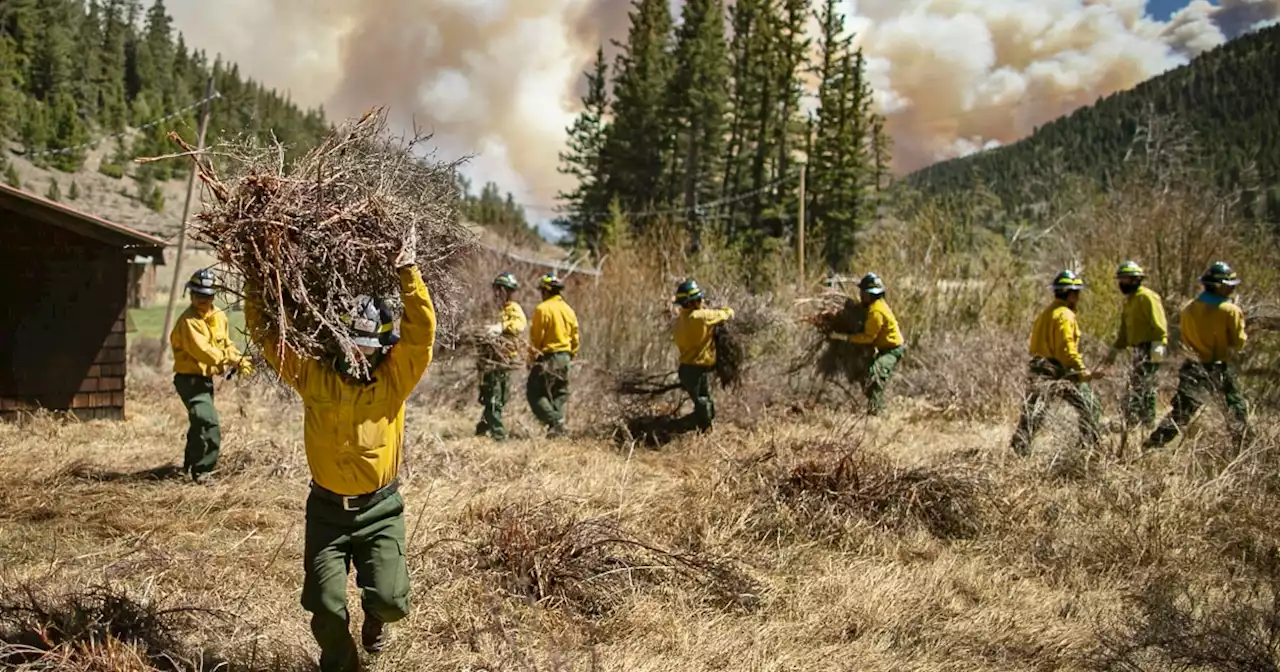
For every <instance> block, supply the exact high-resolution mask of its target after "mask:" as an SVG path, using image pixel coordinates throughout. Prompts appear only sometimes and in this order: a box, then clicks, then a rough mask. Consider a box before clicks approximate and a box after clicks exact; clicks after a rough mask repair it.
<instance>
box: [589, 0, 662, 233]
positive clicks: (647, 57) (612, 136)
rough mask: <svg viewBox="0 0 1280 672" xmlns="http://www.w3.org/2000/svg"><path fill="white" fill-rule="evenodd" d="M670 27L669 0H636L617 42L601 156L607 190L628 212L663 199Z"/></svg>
mask: <svg viewBox="0 0 1280 672" xmlns="http://www.w3.org/2000/svg"><path fill="white" fill-rule="evenodd" d="M671 32H672V23H671V12H670V9H669V8H668V6H667V0H634V4H633V10H632V12H631V29H630V31H629V33H628V38H627V43H626V44H625V45H621V44H620V45H618V46H619V47H621V48H622V51H621V53H619V54H618V58H617V63H616V64H615V66H614V71H615V73H616V74H615V79H614V102H613V110H612V111H613V122H612V123H611V124H610V127H609V132H608V133H607V135H606V139H605V145H604V151H603V157H602V167H603V169H604V170H603V173H604V175H605V190H606V192H607V193H608V194H610V196H611V197H612V196H617V198H618V200H619V201H620V202H621V203H622V206H623V208H624V209H626V210H628V211H630V212H635V211H638V210H645V209H647V208H650V207H654V206H659V205H662V199H661V193H660V190H661V188H662V185H663V178H664V176H665V175H666V172H667V161H668V160H669V157H670V151H671V131H670V127H669V124H668V123H667V120H666V118H665V117H664V115H663V108H664V103H665V102H666V101H665V93H666V88H667V85H668V82H669V81H670V79H671V72H672V70H673V64H672V58H671V53H670V45H671Z"/></svg>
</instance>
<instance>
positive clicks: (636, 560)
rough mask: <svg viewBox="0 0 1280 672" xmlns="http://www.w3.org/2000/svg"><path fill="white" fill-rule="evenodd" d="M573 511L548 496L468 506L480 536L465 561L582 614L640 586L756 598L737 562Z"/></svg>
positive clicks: (730, 599)
mask: <svg viewBox="0 0 1280 672" xmlns="http://www.w3.org/2000/svg"><path fill="white" fill-rule="evenodd" d="M575 509H576V507H571V506H570V505H569V504H568V503H567V502H565V501H560V500H552V501H548V502H543V503H540V504H531V503H528V502H519V503H515V504H512V505H509V506H502V507H486V508H482V509H478V510H475V509H473V510H471V511H469V518H470V520H469V521H468V522H470V523H472V525H471V527H472V529H474V530H476V531H477V532H478V535H477V536H478V539H476V540H475V543H474V545H473V546H472V547H471V548H472V549H474V550H473V551H472V552H473V553H474V554H475V555H474V556H473V558H470V559H468V564H472V565H474V566H478V567H479V568H480V569H481V570H483V571H486V572H489V573H491V574H492V575H494V578H496V579H497V580H498V581H500V582H501V583H502V585H503V587H504V588H506V590H507V591H508V592H510V593H511V594H513V595H516V596H519V597H522V598H524V599H526V600H528V601H530V602H532V603H535V604H538V605H542V606H547V607H553V608H559V609H563V610H566V611H569V612H572V613H576V614H580V615H583V616H587V617H600V616H604V615H607V614H609V613H610V612H612V611H613V610H614V609H615V608H617V607H618V606H620V605H622V604H623V603H625V602H626V601H627V600H629V599H631V598H632V597H633V596H634V595H635V593H636V592H637V591H638V590H642V589H644V588H646V587H649V586H654V585H658V584H663V583H678V584H683V585H685V586H688V587H691V588H696V589H698V590H699V591H700V592H702V593H703V594H705V595H707V596H708V597H710V598H711V599H712V601H713V602H715V603H716V604H717V606H720V607H722V608H735V609H742V608H752V607H754V606H756V605H757V604H758V603H759V594H760V586H759V585H758V584H757V583H756V582H755V580H753V579H752V578H751V577H749V576H747V575H746V574H744V573H742V572H741V571H740V570H739V569H737V567H736V563H735V562H733V561H731V560H728V559H724V558H715V557H708V556H705V555H702V554H695V553H679V552H672V551H667V550H664V549H661V548H657V547H655V546H652V545H649V544H646V543H644V542H642V541H639V540H637V539H636V538H635V537H634V536H632V534H631V533H630V532H629V531H628V530H627V529H625V528H623V527H622V526H621V525H619V524H618V523H617V522H616V521H614V520H612V519H610V518H605V517H590V518H586V517H582V516H580V515H579V514H578V512H577V511H576V510H575Z"/></svg>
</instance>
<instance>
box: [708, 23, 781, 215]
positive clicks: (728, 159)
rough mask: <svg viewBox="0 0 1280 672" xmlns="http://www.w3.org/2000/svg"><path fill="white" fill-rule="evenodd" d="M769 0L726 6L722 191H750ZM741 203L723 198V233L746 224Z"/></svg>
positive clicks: (733, 193)
mask: <svg viewBox="0 0 1280 672" xmlns="http://www.w3.org/2000/svg"><path fill="white" fill-rule="evenodd" d="M770 11H771V10H770V3H769V0H738V2H737V3H735V4H734V5H733V6H732V7H731V8H730V9H729V17H730V21H731V23H732V27H733V38H732V39H731V41H730V43H729V56H730V68H731V69H732V81H733V87H732V90H731V91H730V96H729V104H728V108H729V138H728V143H727V148H726V152H725V160H724V177H723V178H722V180H721V184H722V185H723V194H722V196H724V197H730V196H736V195H737V194H739V193H742V192H745V191H748V189H747V183H748V182H749V170H748V167H749V166H750V161H749V158H748V157H750V156H752V155H753V153H754V151H755V146H756V143H757V142H759V140H760V139H761V137H762V133H761V131H760V126H761V119H760V118H759V114H758V112H759V103H758V101H759V99H760V97H761V96H762V95H763V94H764V91H765V90H766V89H767V87H768V78H767V76H765V73H767V64H768V62H769V49H770V47H771V42H772V41H771V39H770V37H769V31H770V28H771V23H770ZM745 205H746V204H744V203H743V202H742V201H741V200H738V199H734V200H731V201H730V202H729V203H728V204H727V206H726V207H727V213H726V214H727V218H726V221H727V225H726V233H727V234H728V235H729V236H730V238H736V237H737V236H738V234H739V233H740V232H742V231H745V230H746V229H747V228H748V227H749V226H750V221H749V219H748V218H747V217H744V216H743V215H742V213H743V212H745V210H744V208H745Z"/></svg>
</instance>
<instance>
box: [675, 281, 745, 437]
mask: <svg viewBox="0 0 1280 672" xmlns="http://www.w3.org/2000/svg"><path fill="white" fill-rule="evenodd" d="M675 302H676V305H678V306H680V314H679V315H678V316H677V317H676V323H675V328H674V329H673V332H672V338H673V340H674V341H675V344H676V349H677V350H678V351H679V353H680V368H679V369H678V372H677V373H678V376H679V378H680V385H681V387H683V388H684V391H685V392H687V393H688V394H689V398H690V399H692V400H693V414H692V418H693V422H694V425H695V426H697V428H698V430H699V431H703V432H706V431H710V430H711V423H712V422H713V421H714V420H715V418H716V405H715V400H714V399H713V398H712V395H711V375H712V374H713V373H714V372H715V369H716V343H715V338H714V332H715V327H716V325H717V324H720V323H722V322H724V321H726V320H730V319H732V318H733V309H732V308H705V307H703V293H702V288H701V287H699V286H698V283H697V282H695V281H693V280H685V281H684V282H682V283H680V286H678V287H676V296H675Z"/></svg>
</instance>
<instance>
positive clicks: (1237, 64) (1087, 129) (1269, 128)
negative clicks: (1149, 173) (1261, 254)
mask: <svg viewBox="0 0 1280 672" xmlns="http://www.w3.org/2000/svg"><path fill="white" fill-rule="evenodd" d="M1277 73H1280V26H1273V27H1270V28H1266V29H1263V30H1259V31H1257V32H1254V33H1252V34H1249V35H1245V36H1243V37H1240V38H1239V39H1236V40H1234V41H1232V42H1230V43H1228V44H1226V45H1224V46H1222V47H1219V48H1217V49H1215V50H1213V51H1211V52H1208V53H1206V54H1204V55H1202V56H1200V57H1199V58H1197V59H1195V60H1194V61H1193V62H1191V63H1190V64H1188V65H1186V66H1183V67H1180V68H1178V69H1176V70H1173V71H1170V72H1168V73H1165V74H1163V75H1161V76H1159V77H1155V78H1153V79H1151V80H1149V81H1147V82H1144V83H1143V84H1140V85H1138V86H1137V87H1134V88H1133V89H1131V90H1129V91H1124V92H1120V93H1117V94H1114V95H1112V96H1109V97H1107V98H1105V99H1103V100H1100V101H1098V103H1096V104H1095V105H1093V106H1090V107H1086V108H1081V109H1079V110H1077V111H1076V112H1074V113H1073V114H1071V115H1069V116H1066V117H1063V118H1061V119H1058V120H1056V121H1053V122H1052V123H1049V124H1047V125H1045V126H1043V127H1042V128H1040V129H1038V130H1037V131H1036V132H1035V133H1034V134H1033V135H1032V136H1030V137H1029V138H1027V139H1025V140H1022V141H1021V142H1018V143H1015V144H1012V145H1010V146H1008V147H1003V148H999V149H995V150H991V151H987V152H983V153H981V154H977V155H974V156H970V157H966V158H961V159H955V160H951V161H946V162H943V163H939V164H936V165H934V166H931V167H929V168H926V169H924V170H921V171H919V172H917V173H915V174H913V175H911V176H910V178H909V179H908V182H909V183H910V184H912V185H913V186H916V187H919V188H920V189H922V190H924V191H926V192H929V193H934V194H940V193H949V192H958V191H963V190H967V189H969V188H971V187H973V186H974V185H976V184H979V183H981V184H984V185H985V186H986V188H988V189H990V190H992V191H993V192H995V193H996V194H997V195H999V196H1000V197H1001V198H1002V199H1003V200H1004V202H1005V204H1006V205H1007V206H1010V207H1017V206H1020V205H1027V204H1030V203H1036V202H1040V201H1042V200H1044V199H1045V198H1047V195H1048V192H1049V191H1050V190H1052V189H1054V188H1055V186H1056V185H1055V184H1053V179H1052V176H1057V175H1062V174H1072V175H1077V176H1083V177H1092V178H1096V179H1097V180H1098V181H1100V182H1103V183H1104V184H1105V183H1106V181H1107V180H1108V179H1109V177H1111V176H1114V175H1116V174H1118V172H1119V170H1118V169H1119V167H1120V165H1121V163H1122V162H1123V161H1124V160H1125V156H1126V154H1128V153H1129V152H1130V149H1133V151H1134V155H1135V156H1139V155H1141V154H1142V152H1143V151H1144V146H1143V144H1142V142H1141V138H1142V137H1143V134H1142V133H1141V131H1142V130H1143V128H1144V127H1145V125H1146V124H1147V123H1149V122H1150V120H1151V119H1153V118H1154V119H1159V118H1161V117H1168V116H1173V117H1175V118H1176V119H1177V120H1178V121H1179V122H1181V124H1182V125H1183V126H1184V127H1185V128H1187V129H1189V131H1190V133H1189V137H1188V138H1187V139H1188V140H1191V141H1192V142H1191V143H1190V144H1191V145H1192V146H1194V147H1196V148H1197V149H1198V150H1199V151H1200V152H1201V153H1202V155H1203V159H1204V162H1205V165H1207V166H1209V167H1210V168H1211V169H1212V170H1213V172H1214V176H1213V177H1214V179H1215V180H1216V181H1217V182H1218V183H1219V184H1220V185H1224V186H1227V185H1229V186H1232V187H1245V188H1246V193H1252V194H1253V196H1254V198H1253V199H1252V202H1250V203H1246V207H1247V209H1248V210H1249V213H1250V214H1252V215H1254V216H1258V217H1262V218H1266V219H1268V220H1270V221H1278V220H1280V85H1278V84H1277V81H1278V80H1277V76H1278V75H1277ZM1135 139H1137V141H1136V142H1135ZM1253 184H1257V185H1259V186H1260V189H1258V190H1257V191H1256V192H1250V191H1249V190H1248V187H1251V186H1253Z"/></svg>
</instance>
